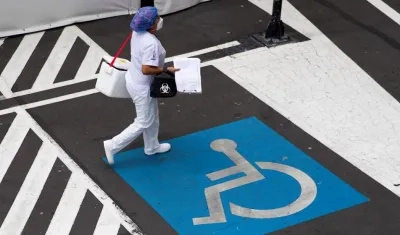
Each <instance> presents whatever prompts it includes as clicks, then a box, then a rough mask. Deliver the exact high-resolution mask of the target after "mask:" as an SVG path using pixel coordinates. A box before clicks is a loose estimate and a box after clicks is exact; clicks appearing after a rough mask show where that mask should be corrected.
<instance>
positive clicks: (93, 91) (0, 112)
mask: <svg viewBox="0 0 400 235" xmlns="http://www.w3.org/2000/svg"><path fill="white" fill-rule="evenodd" d="M96 93H99V91H98V90H97V89H95V88H94V89H90V90H86V91H80V92H76V93H72V94H68V95H64V96H59V97H56V98H51V99H47V100H41V101H38V102H34V103H30V104H24V105H20V106H16V107H12V108H8V109H3V110H0V115H5V114H9V113H13V112H15V111H16V108H18V107H20V108H23V109H32V108H36V107H40V106H44V105H48V104H53V103H57V102H62V101H66V100H70V99H75V98H79V97H83V96H87V95H92V94H96Z"/></svg>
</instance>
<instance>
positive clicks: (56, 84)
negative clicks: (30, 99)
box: [13, 75, 97, 97]
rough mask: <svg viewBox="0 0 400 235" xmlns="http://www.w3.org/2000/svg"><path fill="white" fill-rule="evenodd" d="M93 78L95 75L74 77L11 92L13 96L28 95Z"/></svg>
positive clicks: (95, 77)
mask: <svg viewBox="0 0 400 235" xmlns="http://www.w3.org/2000/svg"><path fill="white" fill-rule="evenodd" d="M93 79H97V75H92V76H91V77H82V78H81V77H77V78H75V80H68V81H63V82H58V83H54V84H49V85H48V86H44V87H41V88H32V89H29V90H24V91H19V92H15V93H14V94H13V97H18V96H23V95H29V94H33V93H36V92H41V91H46V90H50V89H54V88H59V87H64V86H69V85H72V84H76V83H80V82H84V81H89V80H93Z"/></svg>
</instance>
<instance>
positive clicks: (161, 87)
mask: <svg viewBox="0 0 400 235" xmlns="http://www.w3.org/2000/svg"><path fill="white" fill-rule="evenodd" d="M177 93H178V90H177V88H176V83H175V77H173V76H170V75H167V74H162V75H159V76H156V77H155V78H154V80H153V83H152V84H151V86H150V96H151V97H153V98H172V97H174V96H176V94H177Z"/></svg>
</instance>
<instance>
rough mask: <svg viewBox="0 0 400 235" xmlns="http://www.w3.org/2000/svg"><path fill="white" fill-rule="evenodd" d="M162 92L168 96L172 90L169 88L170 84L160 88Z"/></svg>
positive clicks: (164, 84)
mask: <svg viewBox="0 0 400 235" xmlns="http://www.w3.org/2000/svg"><path fill="white" fill-rule="evenodd" d="M160 92H161V93H163V94H167V93H169V92H171V88H169V86H168V83H163V84H162V85H161V88H160Z"/></svg>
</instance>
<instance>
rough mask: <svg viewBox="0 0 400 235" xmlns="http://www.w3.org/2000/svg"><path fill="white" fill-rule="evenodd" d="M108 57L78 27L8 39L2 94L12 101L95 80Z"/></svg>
mask: <svg viewBox="0 0 400 235" xmlns="http://www.w3.org/2000/svg"><path fill="white" fill-rule="evenodd" d="M106 54H107V53H106V52H105V51H104V50H103V49H102V48H101V47H100V46H99V45H97V44H96V43H95V42H94V41H93V40H92V39H91V38H90V37H88V36H87V35H86V34H85V33H84V32H83V31H82V30H80V29H79V28H78V27H77V26H68V27H64V28H58V29H52V30H48V31H43V32H37V33H33V34H27V35H24V36H22V37H21V36H16V37H11V38H7V39H6V40H5V41H4V45H2V49H1V53H0V61H1V62H0V77H1V80H2V81H3V82H2V83H1V84H0V92H1V93H2V94H3V95H4V96H5V98H11V97H16V96H22V95H26V94H31V93H34V92H38V91H43V90H48V89H52V88H55V87H60V86H65V85H69V84H74V83H79V82H82V81H87V80H91V79H94V78H95V74H96V71H97V69H98V67H99V65H100V63H101V60H102V58H103V56H104V55H106ZM6 89H9V90H11V92H5V90H6Z"/></svg>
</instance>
